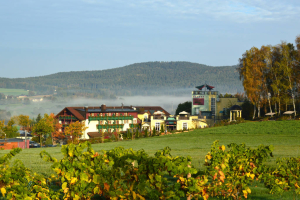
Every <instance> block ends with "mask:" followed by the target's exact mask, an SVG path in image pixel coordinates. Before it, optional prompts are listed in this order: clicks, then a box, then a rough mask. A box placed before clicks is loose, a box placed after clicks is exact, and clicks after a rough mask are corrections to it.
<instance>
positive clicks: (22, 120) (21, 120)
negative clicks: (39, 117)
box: [18, 115, 31, 131]
mask: <svg viewBox="0 0 300 200" xmlns="http://www.w3.org/2000/svg"><path fill="white" fill-rule="evenodd" d="M18 124H19V125H20V126H22V129H23V130H24V131H26V130H27V131H28V128H29V126H30V124H31V120H30V119H29V116H28V115H19V116H18Z"/></svg>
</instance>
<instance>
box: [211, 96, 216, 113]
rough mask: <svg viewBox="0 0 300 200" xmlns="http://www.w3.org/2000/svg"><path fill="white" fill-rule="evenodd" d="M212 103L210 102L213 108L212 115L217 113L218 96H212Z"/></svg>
mask: <svg viewBox="0 0 300 200" xmlns="http://www.w3.org/2000/svg"><path fill="white" fill-rule="evenodd" d="M210 101H211V104H210V108H211V113H212V116H215V115H216V98H211V100H210Z"/></svg>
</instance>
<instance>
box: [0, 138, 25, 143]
mask: <svg viewBox="0 0 300 200" xmlns="http://www.w3.org/2000/svg"><path fill="white" fill-rule="evenodd" d="M23 141H24V140H23V139H20V138H6V140H4V139H1V140H0V142H23Z"/></svg>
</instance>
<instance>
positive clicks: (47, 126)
mask: <svg viewBox="0 0 300 200" xmlns="http://www.w3.org/2000/svg"><path fill="white" fill-rule="evenodd" d="M53 122H54V119H53V116H51V115H50V116H49V115H48V114H44V117H43V118H42V119H41V120H40V121H39V122H38V123H36V124H35V125H34V126H33V128H32V132H33V133H34V134H35V135H36V136H38V137H39V138H40V144H41V146H42V139H43V138H44V137H45V135H47V134H51V133H52V132H53V131H54V127H53Z"/></svg>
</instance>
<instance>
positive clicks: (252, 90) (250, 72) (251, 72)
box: [238, 47, 265, 119]
mask: <svg viewBox="0 0 300 200" xmlns="http://www.w3.org/2000/svg"><path fill="white" fill-rule="evenodd" d="M264 68H265V64H264V60H263V56H262V53H261V50H259V49H258V48H256V47H252V48H251V49H250V50H247V51H246V52H245V53H244V54H243V57H242V58H241V59H240V60H239V67H238V71H239V74H240V79H241V80H242V81H243V86H244V90H245V92H246V94H247V96H248V98H249V100H250V101H251V102H252V103H253V105H254V113H253V119H254V118H255V111H256V107H258V117H260V105H261V103H262V99H263V95H262V94H263V90H264V87H263V81H264V76H263V72H264Z"/></svg>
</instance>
